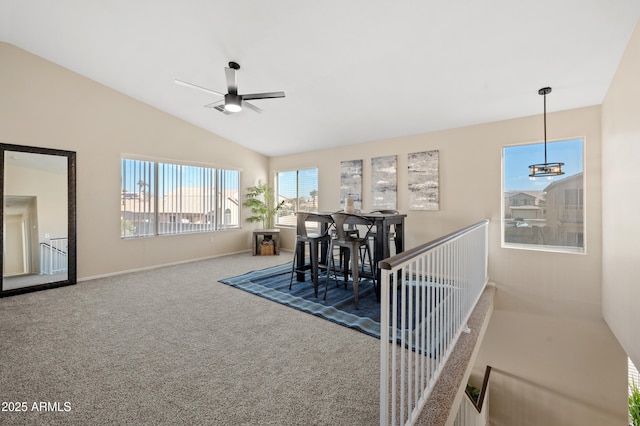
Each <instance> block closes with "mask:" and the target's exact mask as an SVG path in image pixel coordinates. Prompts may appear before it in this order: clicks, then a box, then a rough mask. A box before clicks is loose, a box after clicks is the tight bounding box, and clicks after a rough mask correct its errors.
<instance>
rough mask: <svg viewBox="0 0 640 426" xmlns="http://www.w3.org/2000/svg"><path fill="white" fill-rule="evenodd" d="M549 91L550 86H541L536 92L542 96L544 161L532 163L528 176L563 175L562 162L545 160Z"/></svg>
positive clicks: (532, 177) (533, 177)
mask: <svg viewBox="0 0 640 426" xmlns="http://www.w3.org/2000/svg"><path fill="white" fill-rule="evenodd" d="M549 93H551V87H543V88H542V89H540V90H538V94H539V95H542V96H543V97H544V163H540V164H532V165H530V166H529V172H530V173H529V177H530V178H531V179H535V178H537V177H553V176H560V175H563V174H564V172H563V171H562V166H564V163H548V162H547V95H548V94H549Z"/></svg>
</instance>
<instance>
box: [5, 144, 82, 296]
mask: <svg viewBox="0 0 640 426" xmlns="http://www.w3.org/2000/svg"><path fill="white" fill-rule="evenodd" d="M5 151H19V152H27V153H31V154H45V155H58V156H62V157H67V204H68V205H67V221H68V222H67V239H68V253H67V254H68V271H67V279H66V280H64V281H56V282H51V283H45V284H37V285H34V286H29V287H23V288H16V289H11V290H4V288H3V279H2V276H3V265H2V264H1V263H0V297H5V296H13V295H16V294H23V293H30V292H32V291H38V290H46V289H50V288H56V287H62V286H66V285H72V284H76V282H77V269H76V268H77V255H76V254H77V251H76V244H77V237H76V153H75V152H74V151H64V150H59V149H51V148H39V147H34V146H24V145H12V144H5V143H0V199H2V200H4V153H5ZM0 221H2V222H3V225H4V201H3V203H2V204H1V205H0ZM3 228H4V226H2V227H0V241H4V229H3ZM3 246H4V245H2V246H0V258H1V259H4V248H3Z"/></svg>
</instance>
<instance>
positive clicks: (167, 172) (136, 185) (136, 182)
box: [122, 159, 238, 197]
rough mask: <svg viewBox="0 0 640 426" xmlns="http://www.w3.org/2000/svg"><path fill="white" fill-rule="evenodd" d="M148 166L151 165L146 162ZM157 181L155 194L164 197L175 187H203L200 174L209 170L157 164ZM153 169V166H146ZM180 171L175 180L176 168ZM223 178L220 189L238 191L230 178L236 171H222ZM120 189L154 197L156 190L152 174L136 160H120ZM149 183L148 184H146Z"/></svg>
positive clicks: (235, 183) (234, 182) (197, 167)
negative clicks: (159, 183) (158, 183)
mask: <svg viewBox="0 0 640 426" xmlns="http://www.w3.org/2000/svg"><path fill="white" fill-rule="evenodd" d="M148 164H152V163H151V162H148ZM159 165H160V167H159V176H158V177H159V180H160V182H161V185H160V189H159V193H158V194H157V195H158V196H159V197H163V196H165V195H166V194H167V193H169V192H171V191H173V190H174V189H175V188H176V186H177V185H181V186H183V187H189V186H196V187H197V186H202V185H203V177H202V173H203V171H205V170H210V169H208V168H206V167H199V166H187V165H179V164H167V163H159ZM148 167H151V169H153V166H148ZM180 167H182V169H181V178H180V179H177V180H176V179H175V176H176V173H177V170H178V168H180ZM223 172H224V178H225V179H223V181H222V183H221V186H222V188H221V189H227V190H229V189H235V190H238V187H237V182H236V181H235V180H234V179H232V178H231V176H235V175H236V174H237V173H238V172H237V171H236V170H223ZM165 176H169V177H171V178H170V179H165ZM122 179H123V183H122V185H123V186H122V189H123V190H126V191H127V192H135V193H138V192H141V191H143V187H144V191H149V190H151V195H154V196H155V195H156V194H155V193H156V192H157V191H156V190H158V189H157V188H153V186H154V185H153V172H152V171H151V170H150V169H148V168H143V167H142V166H141V165H140V161H138V160H130V159H123V160H122ZM148 181H149V182H148Z"/></svg>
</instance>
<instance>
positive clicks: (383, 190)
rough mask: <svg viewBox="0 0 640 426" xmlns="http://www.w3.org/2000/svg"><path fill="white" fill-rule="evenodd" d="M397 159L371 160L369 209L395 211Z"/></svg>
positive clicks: (390, 157)
mask: <svg viewBox="0 0 640 426" xmlns="http://www.w3.org/2000/svg"><path fill="white" fill-rule="evenodd" d="M397 171H398V157H397V156H396V155H390V156H387V157H376V158H372V159H371V209H372V210H396V209H397V207H396V206H397V200H398V179H397V176H398V173H397Z"/></svg>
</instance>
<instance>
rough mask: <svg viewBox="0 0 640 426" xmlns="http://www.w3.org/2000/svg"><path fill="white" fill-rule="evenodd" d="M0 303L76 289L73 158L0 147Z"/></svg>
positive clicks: (67, 154)
mask: <svg viewBox="0 0 640 426" xmlns="http://www.w3.org/2000/svg"><path fill="white" fill-rule="evenodd" d="M0 151H1V152H0V194H2V207H1V210H0V213H1V214H0V216H1V217H2V230H1V231H0V240H2V249H1V250H2V251H1V252H0V254H1V255H2V269H1V272H2V274H1V275H2V278H1V280H0V297H3V296H10V295H14V294H20V293H26V292H30V291H36V290H43V289H47V288H53V287H60V286H63V285H69V284H75V283H76V153H75V152H73V151H61V150H56V149H49V148H37V147H31V146H21V145H11V144H3V143H0Z"/></svg>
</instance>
